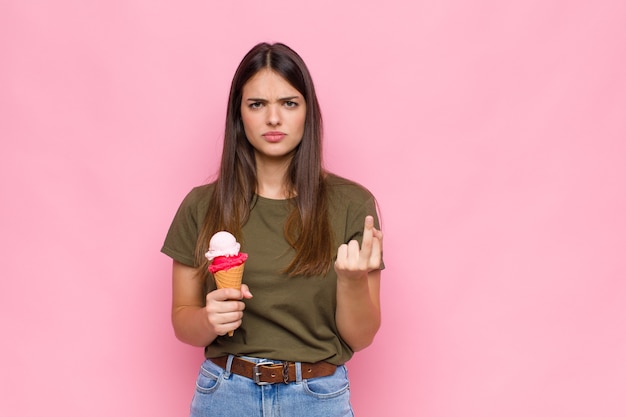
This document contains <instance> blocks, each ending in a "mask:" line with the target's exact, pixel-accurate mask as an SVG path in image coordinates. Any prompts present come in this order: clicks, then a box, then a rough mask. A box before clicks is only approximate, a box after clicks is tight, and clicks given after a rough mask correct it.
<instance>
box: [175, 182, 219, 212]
mask: <svg viewBox="0 0 626 417" xmlns="http://www.w3.org/2000/svg"><path fill="white" fill-rule="evenodd" d="M214 189H215V183H210V184H204V185H200V186H197V187H194V188H192V189H191V191H189V192H188V193H187V195H186V196H185V198H184V199H183V202H182V203H181V205H180V209H179V211H182V212H187V213H190V214H191V215H192V216H193V217H202V218H203V217H204V214H205V213H206V211H207V209H208V207H209V204H210V203H211V199H212V198H213V190H214Z"/></svg>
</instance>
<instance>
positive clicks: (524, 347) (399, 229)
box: [0, 0, 626, 417]
mask: <svg viewBox="0 0 626 417" xmlns="http://www.w3.org/2000/svg"><path fill="white" fill-rule="evenodd" d="M625 4H626V3H624V2H623V1H621V0H614V1H610V0H598V1H593V2H590V1H555V0H551V1H550V0H549V1H545V0H541V1H539V0H530V1H517V2H502V1H493V0H492V1H473V2H466V1H461V0H440V1H436V2H432V1H431V2H425V1H409V0H407V1H393V0H391V1H385V2H357V1H351V2H341V1H336V0H333V1H329V0H317V1H312V2H310V4H308V5H303V4H302V3H301V2H294V1H278V0H274V1H269V2H253V1H248V0H242V1H236V2H211V1H194V0H192V1H187V2H174V1H165V0H161V1H159V0H157V1H155V0H150V1H147V0H145V1H141V0H125V1H119V0H118V1H115V0H114V1H107V2H105V1H77V0H57V1H54V2H52V1H49V2H39V1H21V0H14V1H11V0H9V1H3V2H2V4H1V5H0V138H1V148H0V150H1V162H0V195H1V198H2V204H1V206H0V210H2V216H0V228H1V230H2V231H3V232H2V234H1V235H0V236H1V237H0V250H1V251H2V253H3V254H4V255H3V256H2V261H3V262H2V263H3V265H2V269H1V270H2V278H1V280H0V329H1V331H2V335H3V336H2V343H1V346H0V369H1V375H2V376H1V377H0V392H1V393H2V394H1V395H0V415H3V416H15V415H20V416H39V415H48V414H49V413H51V412H52V411H55V414H58V415H65V416H91V417H98V416H148V415H149V416H164V417H166V416H167V417H171V416H182V415H185V414H186V412H187V409H188V404H189V400H190V398H191V395H192V392H193V384H194V379H195V376H196V372H197V367H198V364H199V363H200V361H201V359H202V353H201V350H200V349H196V348H191V347H188V346H185V345H183V344H181V343H179V342H178V341H176V340H175V338H174V336H173V333H172V331H171V327H170V323H169V300H170V260H169V259H168V258H166V257H165V256H164V255H161V254H160V253H159V249H160V246H161V243H162V240H163V238H164V235H165V232H166V230H167V227H168V226H169V223H170V221H171V218H172V216H173V214H174V211H175V210H176V208H177V207H178V204H179V203H180V201H181V199H182V198H183V196H184V195H185V194H186V193H187V191H188V190H189V189H190V188H191V187H192V186H194V185H197V184H199V183H202V182H204V181H205V180H206V179H207V178H208V177H209V176H211V175H212V174H213V173H214V172H215V169H216V161H217V155H218V153H219V150H220V146H221V145H220V141H221V134H222V126H223V118H224V113H225V103H226V97H227V91H228V85H229V83H230V79H231V77H232V74H233V72H234V69H235V67H236V65H237V64H238V62H239V60H240V59H241V57H242V56H243V54H244V53H245V52H246V51H247V50H248V49H249V48H250V47H251V46H252V45H254V44H255V43H256V42H258V41H263V40H266V41H283V42H285V43H287V44H289V45H291V46H292V47H293V48H294V49H296V50H297V51H299V52H300V54H301V55H302V56H303V57H304V59H305V60H306V61H307V63H308V64H309V65H310V68H311V70H312V72H313V76H314V78H315V81H316V84H317V88H318V90H319V96H320V100H321V103H322V106H323V111H324V116H325V121H326V127H327V130H326V133H327V135H326V162H327V166H328V167H329V168H330V169H331V170H333V171H335V172H337V173H339V174H342V175H345V176H349V177H350V178H353V179H355V180H358V181H360V182H362V183H364V184H366V185H367V186H368V187H369V188H370V189H371V190H372V191H373V192H374V193H375V194H376V195H377V197H378V199H379V200H380V203H381V206H382V211H383V220H384V230H385V233H386V240H385V260H386V263H387V265H388V268H387V270H386V271H385V273H384V274H383V279H384V287H383V294H382V298H383V307H384V324H383V327H382V329H381V331H380V333H379V335H378V337H377V339H376V341H375V343H374V345H372V346H371V347H370V348H369V349H368V350H366V351H364V352H361V353H358V354H357V355H356V356H355V358H354V359H353V360H352V361H351V362H350V364H349V367H350V372H351V376H352V380H353V400H354V407H355V410H356V412H357V415H358V416H360V417H368V416H371V417H374V416H376V417H379V416H426V417H450V416H453V417H455V416H459V417H460V416H463V417H468V416H477V417H478V416H480V417H492V416H493V417H501V416H508V417H518V416H519V417H521V416H524V417H526V416H551V417H553V416H563V417H574V416H603V417H613V416H624V413H625V412H626V406H625V403H624V391H625V389H626V303H625V299H626V280H625V278H626V256H624V252H625V249H626V216H625V215H624V213H625V212H626V75H625V74H626V68H625V64H626V47H625V39H626V29H624V25H623V23H624V22H625V21H626V6H625Z"/></svg>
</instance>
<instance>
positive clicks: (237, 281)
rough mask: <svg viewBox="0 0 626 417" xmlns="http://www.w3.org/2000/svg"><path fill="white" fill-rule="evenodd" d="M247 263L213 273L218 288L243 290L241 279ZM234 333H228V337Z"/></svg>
mask: <svg viewBox="0 0 626 417" xmlns="http://www.w3.org/2000/svg"><path fill="white" fill-rule="evenodd" d="M244 265H245V263H243V264H241V265H239V266H234V267H232V268H229V269H225V270H223V271H217V272H214V273H213V277H214V278H215V285H217V288H236V289H238V290H240V289H241V277H243V267H244ZM233 334H234V331H232V330H231V331H230V332H228V336H232V335H233Z"/></svg>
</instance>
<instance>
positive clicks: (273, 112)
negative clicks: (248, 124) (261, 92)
mask: <svg viewBox="0 0 626 417" xmlns="http://www.w3.org/2000/svg"><path fill="white" fill-rule="evenodd" d="M267 124H268V125H269V126H278V125H279V124H280V110H279V109H278V107H277V106H268V107H267Z"/></svg>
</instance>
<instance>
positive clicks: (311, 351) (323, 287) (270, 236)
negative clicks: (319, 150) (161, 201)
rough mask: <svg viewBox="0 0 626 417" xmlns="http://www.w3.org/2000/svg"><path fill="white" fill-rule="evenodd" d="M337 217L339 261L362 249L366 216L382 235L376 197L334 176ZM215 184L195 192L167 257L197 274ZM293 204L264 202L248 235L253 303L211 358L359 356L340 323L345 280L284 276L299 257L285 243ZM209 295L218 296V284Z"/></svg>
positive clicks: (209, 351)
mask: <svg viewBox="0 0 626 417" xmlns="http://www.w3.org/2000/svg"><path fill="white" fill-rule="evenodd" d="M326 181H327V189H328V196H329V215H330V216H329V217H330V222H331V227H332V230H333V234H334V239H335V242H334V253H336V252H337V248H338V247H339V245H341V244H342V243H347V242H349V241H350V240H352V239H356V240H358V241H359V242H360V241H361V237H362V234H363V223H364V220H365V216H366V215H372V216H374V219H375V225H376V227H377V228H378V227H379V226H378V218H377V215H376V203H375V200H374V197H373V196H372V194H371V193H370V192H369V191H367V190H366V189H365V188H363V187H361V186H360V185H358V184H356V183H354V182H351V181H349V180H346V179H343V178H340V177H337V176H335V175H328V176H327V178H326ZM212 190H213V184H208V185H204V186H200V187H196V188H194V189H193V190H192V191H191V192H190V193H189V194H188V195H187V196H186V197H185V199H184V200H183V202H182V204H181V206H180V208H179V209H178V212H177V213H176V216H175V217H174V220H173V222H172V225H171V227H170V229H169V232H168V234H167V237H166V239H165V243H164V245H163V248H162V249H161V251H162V252H163V253H165V254H166V255H168V256H170V257H172V258H173V259H175V260H176V261H178V262H181V263H183V264H185V265H189V266H194V267H195V266H197V265H196V264H195V259H194V250H195V244H196V240H197V236H198V233H199V229H200V228H201V226H202V222H203V220H204V218H205V214H206V211H207V208H208V206H209V204H210V203H211V201H210V200H211V194H212ZM289 210H290V204H289V201H288V200H272V199H268V198H264V197H257V199H256V202H255V204H254V206H253V208H252V210H251V212H250V217H249V219H248V221H247V223H246V224H245V225H244V227H243V229H242V234H243V236H242V239H241V252H245V253H247V254H248V260H247V261H246V264H245V268H244V275H243V282H244V283H245V284H247V285H248V286H249V287H250V291H251V292H252V294H253V296H254V297H253V298H251V299H249V300H244V302H245V303H246V309H245V310H244V316H243V320H242V325H241V327H239V328H238V329H237V330H235V333H234V335H233V336H232V337H229V336H219V337H217V338H216V339H215V341H213V343H211V345H209V346H207V347H206V349H205V354H206V357H207V358H212V357H218V356H223V355H227V354H234V355H243V356H252V357H258V358H268V359H276V360H283V361H300V362H318V361H328V362H330V363H333V364H336V365H340V364H343V363H345V362H346V361H347V360H348V359H350V358H351V357H352V354H353V351H352V350H351V349H350V347H349V346H348V345H347V344H346V343H345V342H344V341H343V340H342V339H341V337H340V336H339V332H338V330H337V325H336V323H335V309H336V305H337V302H336V289H337V288H336V287H337V276H336V274H335V271H334V269H333V268H332V267H331V268H330V271H329V272H328V273H327V274H326V275H325V276H308V277H305V276H296V277H291V278H290V277H288V276H287V275H286V274H283V273H281V272H280V271H282V270H284V269H285V268H286V267H287V265H288V264H289V263H290V261H291V259H292V258H293V256H294V254H295V251H294V249H293V248H292V247H291V246H289V244H288V243H287V241H286V240H285V238H284V235H283V230H284V224H285V220H286V218H287V215H288V213H289ZM207 287H208V288H207V290H208V291H212V290H213V289H215V283H214V282H213V280H212V279H210V280H208V282H207Z"/></svg>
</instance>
